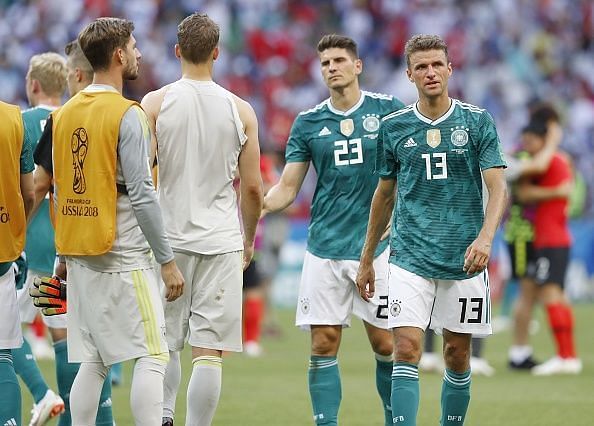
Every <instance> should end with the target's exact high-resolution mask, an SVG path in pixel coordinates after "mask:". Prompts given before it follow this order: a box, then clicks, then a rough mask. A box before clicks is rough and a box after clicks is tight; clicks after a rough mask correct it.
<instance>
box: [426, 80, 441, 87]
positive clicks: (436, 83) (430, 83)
mask: <svg viewBox="0 0 594 426" xmlns="http://www.w3.org/2000/svg"><path fill="white" fill-rule="evenodd" d="M437 86H439V81H430V82H429V83H426V84H425V87H428V88H433V87H437Z"/></svg>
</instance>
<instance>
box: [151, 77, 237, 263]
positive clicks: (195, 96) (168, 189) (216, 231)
mask: <svg viewBox="0 0 594 426" xmlns="http://www.w3.org/2000/svg"><path fill="white" fill-rule="evenodd" d="M246 140H247V136H246V135H245V132H244V130H243V124H242V122H241V120H240V118H239V112H238V110H237V105H236V104H235V101H234V100H233V95H232V94H231V92H229V91H228V90H226V89H224V88H222V87H221V86H219V85H218V84H216V83H214V82H212V81H196V80H190V79H184V78H182V79H181V80H178V81H176V82H175V83H173V84H171V86H170V87H169V89H168V91H167V93H166V94H165V97H164V99H163V103H162V105H161V111H160V113H159V116H158V118H157V142H158V161H159V180H158V188H157V192H158V196H159V202H160V204H161V209H162V210H163V219H164V221H165V229H166V230H167V235H168V237H169V241H170V243H171V247H172V248H173V249H174V250H179V251H187V252H191V253H198V254H208V255H211V254H221V253H229V252H232V251H238V250H242V249H243V239H242V236H241V230H240V224H239V214H238V209H237V194H236V192H235V189H234V188H233V179H234V176H235V170H236V169H237V164H238V158H239V154H240V152H241V149H242V146H243V144H244V143H245V142H246Z"/></svg>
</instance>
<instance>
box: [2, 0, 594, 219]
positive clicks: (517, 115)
mask: <svg viewBox="0 0 594 426" xmlns="http://www.w3.org/2000/svg"><path fill="white" fill-rule="evenodd" d="M195 10H200V11H204V12H206V13H208V14H209V15H210V16H211V17H212V18H213V19H214V20H215V21H217V22H218V23H219V24H220V26H221V30H222V45H221V48H222V49H221V50H222V52H221V53H222V55H220V57H219V59H218V60H217V62H216V63H215V77H216V80H217V82H219V83H220V84H222V85H223V86H225V87H227V88H228V89H230V90H232V91H234V92H236V93H237V94H238V95H240V96H242V97H244V98H245V99H247V100H249V101H250V102H251V103H252V105H254V107H255V108H256V112H257V114H258V117H259V120H260V133H261V141H262V145H263V149H265V150H269V151H282V150H283V148H284V145H285V143H286V137H287V135H288V133H289V130H290V127H291V124H292V121H293V118H294V117H295V115H296V114H297V113H298V112H299V111H300V110H303V109H306V108H309V107H311V106H312V105H315V104H317V103H318V102H319V101H321V100H322V99H323V98H325V97H326V96H327V89H326V87H325V86H324V84H323V83H322V80H321V77H320V73H319V63H318V61H317V56H316V51H315V46H316V44H317V41H318V40H319V38H320V37H321V35H323V34H325V33H329V32H338V33H342V34H346V35H349V36H351V37H353V38H354V39H355V40H356V41H357V42H358V43H359V54H360V56H361V57H362V58H363V61H364V71H363V77H362V79H361V81H362V86H363V88H365V89H366V90H371V91H378V92H385V93H390V94H394V95H396V96H397V97H399V98H400V99H402V100H403V101H404V102H405V103H410V102H413V101H414V100H415V95H416V91H415V89H414V87H413V86H412V85H411V84H410V82H409V81H408V80H407V79H406V78H405V73H404V68H405V63H404V61H403V50H404V43H405V42H406V40H407V39H408V38H409V37H410V36H411V35H412V34H416V33H437V34H440V35H441V36H443V37H444V38H445V39H446V41H447V42H448V44H449V49H450V56H451V60H452V64H453V67H454V76H453V78H452V79H451V80H450V93H451V94H452V95H453V96H455V97H458V98H460V99H463V100H464V101H466V102H470V103H473V104H476V105H479V106H482V107H485V108H487V109H488V110H489V111H490V112H491V114H492V115H493V116H494V118H495V120H496V123H497V127H498V130H499V134H500V137H501V140H502V143H503V145H504V147H505V149H506V150H508V151H513V150H514V149H515V146H516V144H517V141H518V133H519V130H520V129H521V127H522V126H523V125H525V124H526V121H527V116H528V113H527V111H528V109H529V107H530V105H532V104H533V103H534V102H536V101H547V102H550V103H552V104H554V105H555V106H557V107H558V109H559V110H560V111H561V113H562V117H563V122H564V124H565V136H564V141H563V144H562V148H563V149H564V150H566V151H567V152H569V153H570V154H571V155H572V156H573V157H574V159H575V164H576V166H577V168H578V169H579V170H580V171H581V173H582V174H583V176H584V178H585V181H586V182H588V183H594V168H593V167H591V164H593V163H594V73H592V70H593V69H594V2H593V1H592V0H333V1H332V0H111V1H110V0H20V1H15V0H0V81H1V83H2V85H1V86H2V96H1V98H2V100H4V101H8V102H14V103H18V104H21V105H23V106H24V105H25V104H26V97H25V84H24V82H25V74H26V70H27V65H28V60H29V58H30V57H31V55H33V54H35V53H39V52H42V51H48V50H49V51H58V52H62V51H63V47H64V45H65V44H66V42H67V41H69V40H71V39H73V38H75V37H76V35H77V33H78V31H79V30H80V28H81V27H82V26H83V25H84V24H85V23H86V22H88V21H89V20H91V19H93V18H95V17H97V16H101V15H103V16H109V15H111V16H121V17H126V18H128V19H131V20H133V21H134V23H135V25H136V31H135V36H136V38H137V40H138V46H139V48H140V50H141V52H142V54H143V58H142V66H141V70H142V72H141V76H140V78H139V79H138V80H137V81H136V82H134V83H133V84H130V85H129V86H128V87H127V89H126V90H127V93H126V94H127V95H128V96H129V97H132V98H135V99H140V98H141V97H142V96H143V95H144V94H145V93H146V92H148V91H149V90H153V89H155V88H156V87H158V86H161V85H163V84H166V83H168V82H171V81H173V80H175V79H177V78H178V77H179V67H178V63H177V60H176V58H175V56H174V54H173V46H174V44H175V41H176V27H177V24H178V23H179V22H180V20H181V19H182V18H183V17H184V16H186V15H187V14H189V13H191V12H193V11H195ZM589 187H590V189H589V191H590V193H589V197H588V201H587V206H586V213H589V214H590V215H592V214H594V190H593V188H594V185H589Z"/></svg>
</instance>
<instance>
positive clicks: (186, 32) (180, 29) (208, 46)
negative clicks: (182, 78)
mask: <svg viewBox="0 0 594 426" xmlns="http://www.w3.org/2000/svg"><path fill="white" fill-rule="evenodd" d="M219 34H220V31H219V26H218V25H217V24H216V23H215V22H214V21H213V20H212V19H210V18H209V17H208V15H207V14H206V13H197V12H196V13H192V14H191V15H190V16H188V17H186V18H185V19H184V20H183V21H181V23H180V24H179V25H178V26H177V42H178V43H179V50H180V53H181V56H182V57H183V58H184V59H185V60H186V61H188V62H191V63H193V64H201V63H204V62H206V61H207V60H208V59H210V56H211V55H212V52H213V50H214V49H215V48H216V47H217V45H218V44H219Z"/></svg>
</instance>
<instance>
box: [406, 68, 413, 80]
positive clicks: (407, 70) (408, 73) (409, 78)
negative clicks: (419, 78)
mask: <svg viewBox="0 0 594 426" xmlns="http://www.w3.org/2000/svg"><path fill="white" fill-rule="evenodd" d="M406 76H407V77H408V80H409V81H410V82H411V83H414V82H415V80H414V79H413V78H412V72H410V69H409V68H407V69H406Z"/></svg>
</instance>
